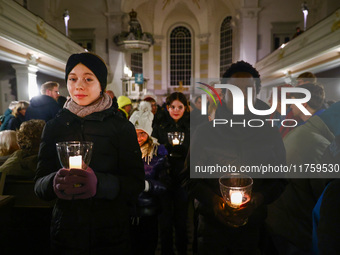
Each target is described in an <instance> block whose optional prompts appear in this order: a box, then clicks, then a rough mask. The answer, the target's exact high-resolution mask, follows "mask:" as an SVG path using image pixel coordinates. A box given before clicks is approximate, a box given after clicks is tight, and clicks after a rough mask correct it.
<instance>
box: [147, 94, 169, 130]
mask: <svg viewBox="0 0 340 255" xmlns="http://www.w3.org/2000/svg"><path fill="white" fill-rule="evenodd" d="M143 101H146V102H149V103H150V104H151V111H152V113H153V115H154V118H153V121H152V127H154V126H155V125H159V124H160V123H161V122H162V121H163V120H164V117H165V111H164V109H163V108H162V107H160V106H159V105H158V104H157V102H156V100H155V99H154V98H153V97H152V96H146V97H145V98H144V100H143Z"/></svg>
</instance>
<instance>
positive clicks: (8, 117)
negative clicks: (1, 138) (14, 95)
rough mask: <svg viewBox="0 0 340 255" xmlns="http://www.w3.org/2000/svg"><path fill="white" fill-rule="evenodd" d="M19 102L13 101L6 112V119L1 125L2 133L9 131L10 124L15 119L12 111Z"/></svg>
mask: <svg viewBox="0 0 340 255" xmlns="http://www.w3.org/2000/svg"><path fill="white" fill-rule="evenodd" d="M17 103H18V101H12V102H11V103H10V104H9V106H8V109H7V110H6V111H5V114H4V115H5V117H4V120H3V122H2V123H1V127H0V131H2V130H7V129H8V128H7V127H8V123H9V121H10V120H11V119H13V118H14V115H13V114H12V111H13V109H14V107H15V106H16V105H17Z"/></svg>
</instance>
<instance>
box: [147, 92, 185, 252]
mask: <svg viewBox="0 0 340 255" xmlns="http://www.w3.org/2000/svg"><path fill="white" fill-rule="evenodd" d="M166 107H167V109H168V111H167V112H166V119H165V120H164V121H163V122H162V123H161V124H160V125H159V126H155V127H154V129H153V132H152V136H153V137H155V138H157V139H158V141H159V143H160V144H163V145H165V148H166V149H167V150H168V152H169V164H170V173H169V176H170V183H169V184H168V190H167V192H165V193H164V195H163V199H162V208H163V211H162V213H161V215H160V218H159V220H160V232H161V233H160V236H161V249H162V255H165V254H174V250H173V228H174V229H175V239H176V248H177V252H178V254H186V252H187V244H188V240H187V216H188V205H189V200H188V194H187V192H186V190H185V189H184V188H182V187H181V182H180V176H179V175H180V172H181V171H182V169H183V166H184V161H185V158H186V156H187V153H188V149H189V141H190V119H189V117H190V115H189V112H188V100H187V98H186V97H185V95H184V94H183V93H181V92H174V93H172V94H171V95H170V96H168V97H167V99H166ZM169 132H183V133H184V140H183V143H182V144H178V145H175V144H174V145H172V144H171V143H170V141H169V138H168V133H169Z"/></svg>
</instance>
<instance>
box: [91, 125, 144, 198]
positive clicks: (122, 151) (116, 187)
mask: <svg viewBox="0 0 340 255" xmlns="http://www.w3.org/2000/svg"><path fill="white" fill-rule="evenodd" d="M117 142H118V144H119V159H118V160H119V162H118V165H119V168H120V169H122V171H123V174H121V175H112V174H110V173H96V175H97V178H98V187H97V194H96V197H98V198H106V199H114V198H115V197H116V196H117V195H118V194H119V195H121V196H123V197H124V198H125V199H129V200H130V199H132V200H133V199H134V198H137V197H138V194H139V193H140V192H142V191H143V190H144V164H143V161H142V154H141V151H140V147H139V145H138V142H137V135H136V130H135V128H134V126H133V125H132V124H131V123H130V122H126V124H125V125H124V126H123V127H122V128H121V132H120V135H119V136H118V141H117Z"/></svg>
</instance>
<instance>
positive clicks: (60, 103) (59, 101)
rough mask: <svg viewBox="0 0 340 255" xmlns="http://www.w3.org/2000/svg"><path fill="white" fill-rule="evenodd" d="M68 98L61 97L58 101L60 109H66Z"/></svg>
mask: <svg viewBox="0 0 340 255" xmlns="http://www.w3.org/2000/svg"><path fill="white" fill-rule="evenodd" d="M66 101H67V98H66V97H64V96H61V95H59V97H58V99H57V103H58V105H59V106H60V108H63V107H64V104H65V103H66Z"/></svg>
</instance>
